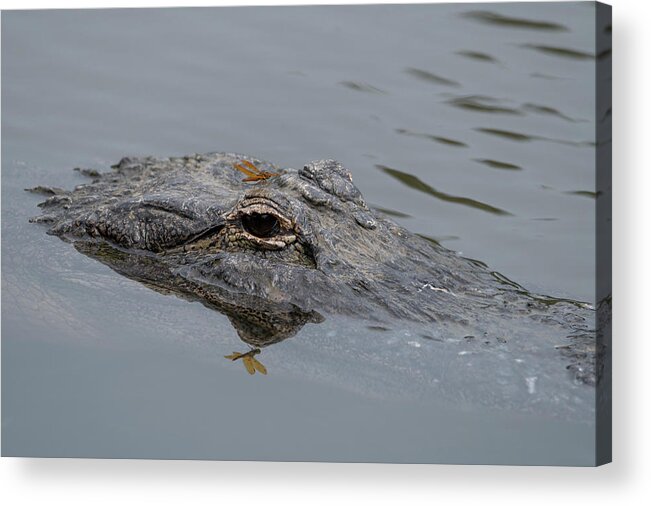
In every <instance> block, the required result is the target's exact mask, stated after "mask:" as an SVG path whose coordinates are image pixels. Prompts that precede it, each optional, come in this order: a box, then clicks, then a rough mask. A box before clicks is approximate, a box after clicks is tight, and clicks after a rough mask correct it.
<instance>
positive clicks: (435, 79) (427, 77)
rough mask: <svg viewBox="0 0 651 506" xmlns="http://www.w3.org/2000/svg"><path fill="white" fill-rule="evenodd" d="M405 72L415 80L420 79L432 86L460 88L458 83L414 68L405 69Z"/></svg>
mask: <svg viewBox="0 0 651 506" xmlns="http://www.w3.org/2000/svg"><path fill="white" fill-rule="evenodd" d="M405 72H406V73H407V74H409V75H410V76H413V77H415V78H416V79H420V80H421V81H427V82H430V83H434V84H440V85H443V86H453V87H458V86H461V84H460V83H458V82H457V81H453V80H452V79H447V78H445V77H441V76H438V75H436V74H432V73H431V72H428V71H427V70H422V69H416V68H411V67H410V68H407V69H405Z"/></svg>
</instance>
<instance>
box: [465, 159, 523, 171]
mask: <svg viewBox="0 0 651 506" xmlns="http://www.w3.org/2000/svg"><path fill="white" fill-rule="evenodd" d="M475 161H476V162H478V163H482V164H484V165H487V166H488V167H491V168H492V169H502V170H522V167H520V166H519V165H515V164H513V163H507V162H500V161H499V160H491V159H488V158H483V159H481V158H476V159H475Z"/></svg>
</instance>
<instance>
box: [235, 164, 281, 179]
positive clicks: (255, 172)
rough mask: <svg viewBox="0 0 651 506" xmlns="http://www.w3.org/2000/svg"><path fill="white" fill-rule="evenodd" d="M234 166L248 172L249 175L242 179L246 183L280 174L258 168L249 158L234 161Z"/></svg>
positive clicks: (245, 172)
mask: <svg viewBox="0 0 651 506" xmlns="http://www.w3.org/2000/svg"><path fill="white" fill-rule="evenodd" d="M233 167H234V168H236V169H237V170H239V171H240V172H242V173H244V174H246V176H247V177H245V178H244V179H242V181H244V182H245V183H251V182H256V181H263V180H265V179H269V178H270V177H274V176H278V174H276V173H275V172H267V171H265V170H260V169H258V168H257V167H256V166H255V165H253V164H252V163H251V162H249V161H248V160H240V163H234V164H233Z"/></svg>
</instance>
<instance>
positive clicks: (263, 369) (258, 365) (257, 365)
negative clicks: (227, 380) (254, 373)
mask: <svg viewBox="0 0 651 506" xmlns="http://www.w3.org/2000/svg"><path fill="white" fill-rule="evenodd" d="M251 362H253V367H255V368H256V369H257V370H258V371H260V374H267V368H266V367H265V366H264V365H262V363H261V362H259V361H258V360H257V359H255V358H253V357H251Z"/></svg>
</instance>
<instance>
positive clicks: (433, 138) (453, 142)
mask: <svg viewBox="0 0 651 506" xmlns="http://www.w3.org/2000/svg"><path fill="white" fill-rule="evenodd" d="M396 133H399V134H400V135H408V136H409V137H418V138H420V139H427V140H429V141H434V142H438V143H439V144H445V145H447V146H454V147H457V148H467V147H468V144H466V143H465V142H461V141H457V140H455V139H450V138H449V137H440V136H438V135H431V134H426V133H421V132H412V131H411V130H407V129H405V128H396Z"/></svg>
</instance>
